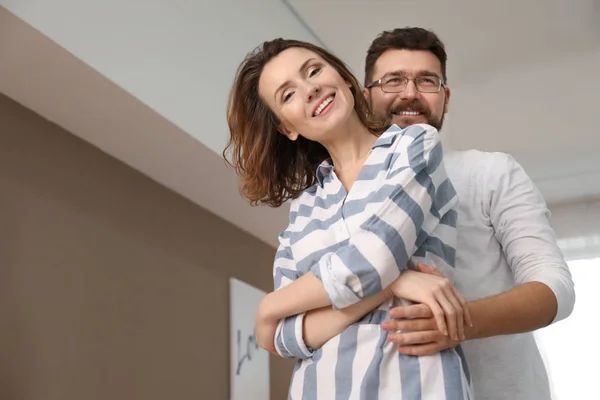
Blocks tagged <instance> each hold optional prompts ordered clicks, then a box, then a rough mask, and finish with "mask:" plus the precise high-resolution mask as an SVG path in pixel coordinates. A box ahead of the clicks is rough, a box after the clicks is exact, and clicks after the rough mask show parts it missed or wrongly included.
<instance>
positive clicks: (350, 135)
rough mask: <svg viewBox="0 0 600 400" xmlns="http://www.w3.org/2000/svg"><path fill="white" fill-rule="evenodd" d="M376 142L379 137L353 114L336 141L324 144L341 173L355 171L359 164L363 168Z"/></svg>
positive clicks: (336, 136)
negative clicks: (349, 170)
mask: <svg viewBox="0 0 600 400" xmlns="http://www.w3.org/2000/svg"><path fill="white" fill-rule="evenodd" d="M376 140H377V136H375V135H373V134H372V133H371V132H370V131H369V130H368V129H367V127H366V126H364V125H363V123H362V122H361V121H360V119H359V118H358V115H356V113H352V115H351V116H350V118H349V119H348V122H347V123H346V124H344V127H343V128H341V129H340V132H339V134H337V135H335V139H333V140H331V141H330V142H327V143H322V144H323V146H325V148H326V149H327V152H329V155H330V156H331V160H332V161H333V165H334V166H335V169H336V170H337V171H338V172H341V171H345V170H348V169H354V168H356V167H357V164H360V167H362V165H363V164H364V162H365V160H366V159H367V157H368V155H369V153H370V152H371V148H372V147H373V144H374V143H375V141H376Z"/></svg>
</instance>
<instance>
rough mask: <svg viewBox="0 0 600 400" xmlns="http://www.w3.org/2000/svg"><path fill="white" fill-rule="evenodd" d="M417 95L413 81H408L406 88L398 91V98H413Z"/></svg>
mask: <svg viewBox="0 0 600 400" xmlns="http://www.w3.org/2000/svg"><path fill="white" fill-rule="evenodd" d="M418 95H419V91H418V90H417V86H416V85H415V81H408V83H407V84H406V88H405V89H404V90H403V91H401V92H400V99H402V100H413V99H415V98H416V97H417V96H418Z"/></svg>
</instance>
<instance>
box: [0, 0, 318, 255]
mask: <svg viewBox="0 0 600 400" xmlns="http://www.w3.org/2000/svg"><path fill="white" fill-rule="evenodd" d="M0 37H1V38H2V40H0V54H1V56H0V91H1V92H2V93H4V94H6V95H8V96H9V97H11V98H13V99H15V100H16V101H18V102H19V103H21V104H23V105H24V106H26V107H28V108H30V109H32V110H33V111H35V112H37V113H38V114H40V115H42V116H44V117H45V118H47V119H49V120H50V121H52V122H55V123H57V124H58V125H60V126H62V127H64V128H65V129H67V130H69V131H70V132H73V133H74V134H75V135H78V136H80V137H81V138H82V139H84V140H86V141H88V142H90V143H92V144H93V145H95V146H97V147H98V148H100V149H102V150H103V151H105V152H106V153H108V154H111V155H113V156H114V157H115V158H117V159H119V160H121V161H123V162H125V163H127V164H129V165H130V166H131V167H133V168H134V169H137V170H139V171H140V172H142V173H144V174H145V175H147V176H149V177H150V178H152V179H154V180H156V181H157V182H159V183H161V184H163V185H164V186H166V187H168V188H170V189H172V190H173V191H175V192H177V193H179V194H181V195H182V196H184V197H186V198H188V199H190V200H191V201H193V202H195V203H196V204H198V205H200V206H202V207H204V208H206V209H207V210H209V211H211V212H213V213H214V214H216V215H218V216H220V217H222V218H223V219H225V220H227V221H229V222H231V223H233V224H235V225H237V226H238V227H239V228H241V229H243V230H245V231H246V232H248V233H250V234H252V235H255V236H256V237H258V238H260V239H262V240H263V241H265V242H266V243H269V244H271V245H276V244H277V233H278V232H279V231H281V230H282V229H283V228H285V223H286V221H287V207H282V208H280V209H278V210H273V209H270V208H266V207H259V208H256V207H254V208H252V207H250V206H249V205H248V203H247V202H245V201H244V200H243V199H242V198H241V197H240V195H239V192H238V190H237V189H238V188H237V185H238V180H237V178H236V177H235V175H234V173H233V172H232V170H231V169H229V168H227V167H226V166H225V163H224V162H223V160H222V158H221V156H220V153H221V151H222V149H223V147H224V144H225V141H226V137H227V127H226V120H225V107H226V102H227V96H228V92H229V89H230V87H231V83H232V80H233V77H234V73H235V70H236V68H237V66H238V65H239V63H240V62H241V60H242V59H243V57H244V56H245V54H246V53H247V52H249V51H251V50H252V49H253V48H255V47H256V46H257V45H258V44H259V43H261V42H262V41H264V40H268V39H273V38H275V37H288V38H296V39H301V40H306V41H314V38H313V36H312V35H311V33H310V31H309V30H308V29H306V28H305V27H304V26H303V25H302V23H301V22H300V21H298V20H297V19H296V17H295V15H294V14H293V13H292V12H291V11H290V10H289V9H288V8H287V6H286V5H285V3H283V2H282V1H280V0H260V1H253V2H246V1H243V0H222V1H218V2H217V1H204V2H202V1H191V0H190V1H188V0H174V1H169V0H148V1H139V0H133V1H128V2H122V1H118V0H107V1H91V0H84V1H77V0H56V1H52V2H48V1H41V0H18V1H15V0H0Z"/></svg>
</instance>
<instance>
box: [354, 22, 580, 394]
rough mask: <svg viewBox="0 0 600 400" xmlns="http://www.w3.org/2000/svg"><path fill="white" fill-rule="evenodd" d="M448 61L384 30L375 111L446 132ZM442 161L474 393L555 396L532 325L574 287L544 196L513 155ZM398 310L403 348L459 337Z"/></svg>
mask: <svg viewBox="0 0 600 400" xmlns="http://www.w3.org/2000/svg"><path fill="white" fill-rule="evenodd" d="M446 59H447V57H446V52H445V49H444V45H443V44H442V42H441V41H440V40H439V38H438V37H437V36H436V35H435V34H434V33H433V32H430V31H427V30H425V29H421V28H404V29H396V30H393V31H390V32H383V33H382V34H381V35H379V36H378V37H377V38H376V39H375V40H374V41H373V43H372V44H371V46H370V48H369V50H368V53H367V57H366V65H365V89H364V94H365V96H366V97H367V99H368V100H369V102H370V105H371V107H372V110H373V113H374V114H376V115H381V116H390V117H391V118H392V122H393V123H395V124H397V125H399V126H400V127H402V128H404V127H406V126H408V125H411V124H417V123H427V124H430V125H433V126H434V127H436V128H437V129H438V130H441V129H442V126H443V121H444V116H445V114H446V112H448V103H449V100H450V89H449V88H448V86H447V82H448V81H447V76H446ZM432 84H433V85H432ZM490 95H492V94H490ZM483 128H484V129H485V127H483ZM482 134H485V132H483V133H482ZM445 164H446V169H447V171H448V174H449V176H450V179H451V180H452V182H453V184H454V186H455V188H456V191H457V192H458V196H459V199H460V205H459V218H458V246H457V253H456V271H455V276H454V282H455V285H456V287H457V289H458V290H459V291H460V292H461V293H462V294H463V295H464V296H465V297H466V298H467V299H468V300H475V299H479V300H475V301H471V302H470V303H469V309H470V312H471V316H472V320H473V324H474V326H473V327H472V328H469V327H465V333H466V339H467V340H466V341H464V342H463V344H462V346H463V348H464V351H465V354H466V357H467V361H468V363H469V368H470V371H471V375H472V382H473V388H474V391H475V397H476V399H478V400H481V399H511V400H517V399H527V400H535V399H540V400H542V399H544V400H546V399H549V398H550V390H549V383H548V378H547V375H546V371H545V368H544V365H543V362H542V358H541V356H540V353H539V351H538V349H537V346H536V343H535V341H534V337H533V334H532V333H531V331H533V330H535V329H538V328H542V327H544V326H546V325H548V324H550V323H553V322H556V321H559V320H561V319H564V318H566V317H567V316H568V315H569V314H570V313H571V311H572V309H573V305H574V301H575V293H574V288H573V282H572V280H571V276H570V273H569V270H568V267H567V265H566V263H565V261H564V257H563V255H562V254H561V252H560V250H559V248H558V246H557V244H556V239H555V235H554V231H553V230H552V228H551V226H550V223H549V220H548V215H549V212H548V210H547V207H546V205H545V203H544V200H543V198H542V196H541V195H540V193H539V192H538V190H537V189H536V187H535V185H534V183H533V182H532V181H531V180H530V179H529V177H528V176H527V174H526V173H525V172H524V171H523V169H522V168H521V166H520V165H519V164H518V163H517V162H516V161H515V160H514V159H513V158H512V157H511V156H509V155H507V154H502V153H484V152H480V151H474V150H472V151H465V152H449V151H447V152H446V155H445ZM422 271H423V272H429V273H433V274H438V272H437V271H435V270H433V269H431V268H424V269H422ZM391 316H392V317H393V318H396V319H395V320H392V321H387V322H385V323H384V328H385V329H387V330H402V331H408V332H404V333H401V334H399V335H395V339H394V341H396V342H397V343H398V344H400V346H399V351H400V352H402V353H405V354H413V355H426V354H433V353H436V352H439V351H440V350H443V349H446V348H449V347H453V346H456V345H457V344H458V343H459V342H458V341H453V340H451V339H449V338H448V337H447V336H444V335H443V334H442V333H441V332H439V331H438V330H437V328H436V324H435V321H434V319H433V318H432V315H431V311H430V310H429V308H428V307H427V306H425V305H414V306H410V307H405V308H401V307H399V308H396V309H394V310H392V312H391Z"/></svg>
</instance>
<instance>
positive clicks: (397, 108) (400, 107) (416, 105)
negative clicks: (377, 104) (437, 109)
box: [389, 101, 429, 116]
mask: <svg viewBox="0 0 600 400" xmlns="http://www.w3.org/2000/svg"><path fill="white" fill-rule="evenodd" d="M409 110H410V111H416V112H419V113H421V114H423V115H425V116H428V115H429V108H427V107H426V106H425V105H423V104H422V103H421V102H419V101H411V102H410V103H400V104H395V105H392V107H391V108H390V112H389V114H390V115H393V114H399V113H401V112H402V111H409Z"/></svg>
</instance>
